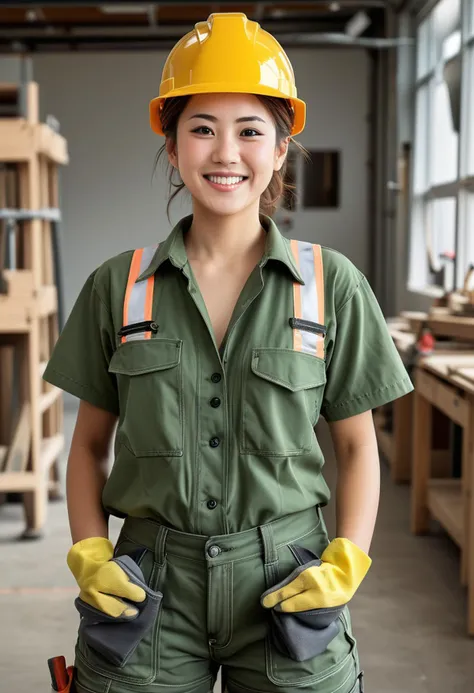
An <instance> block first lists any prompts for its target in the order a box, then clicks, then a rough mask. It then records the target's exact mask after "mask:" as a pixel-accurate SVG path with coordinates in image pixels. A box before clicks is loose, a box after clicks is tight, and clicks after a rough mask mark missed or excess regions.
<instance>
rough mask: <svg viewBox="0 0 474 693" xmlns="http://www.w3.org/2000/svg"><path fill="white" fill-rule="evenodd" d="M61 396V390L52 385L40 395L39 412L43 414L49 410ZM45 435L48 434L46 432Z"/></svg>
mask: <svg viewBox="0 0 474 693" xmlns="http://www.w3.org/2000/svg"><path fill="white" fill-rule="evenodd" d="M61 395H62V390H60V389H59V387H54V386H53V385H52V386H51V389H50V390H49V391H48V392H45V393H44V394H42V395H41V397H40V412H41V413H42V414H44V413H45V412H46V411H48V409H50V407H52V406H53V404H54V403H55V402H57V400H58V399H59V398H60V397H61ZM46 434H48V432H46Z"/></svg>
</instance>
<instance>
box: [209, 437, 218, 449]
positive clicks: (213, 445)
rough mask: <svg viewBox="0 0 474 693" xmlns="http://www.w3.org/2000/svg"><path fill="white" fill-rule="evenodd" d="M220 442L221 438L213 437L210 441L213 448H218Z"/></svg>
mask: <svg viewBox="0 0 474 693" xmlns="http://www.w3.org/2000/svg"><path fill="white" fill-rule="evenodd" d="M220 442H221V441H220V440H219V438H211V440H210V441H209V445H210V446H211V448H217V447H218V446H219V443H220Z"/></svg>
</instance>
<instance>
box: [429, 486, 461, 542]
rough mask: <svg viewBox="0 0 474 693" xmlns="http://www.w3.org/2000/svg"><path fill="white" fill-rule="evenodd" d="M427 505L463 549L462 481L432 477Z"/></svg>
mask: <svg viewBox="0 0 474 693" xmlns="http://www.w3.org/2000/svg"><path fill="white" fill-rule="evenodd" d="M427 505H428V509H429V511H430V513H431V514H432V515H433V517H434V518H436V519H437V520H438V522H439V523H440V524H441V525H442V526H443V527H444V529H445V530H446V531H447V532H448V534H449V535H450V536H451V537H452V539H454V541H455V542H456V544H457V545H458V546H459V547H460V548H461V549H463V548H464V507H463V496H462V489H461V482H460V481H459V480H458V479H431V480H430V481H429V483H428V489H427Z"/></svg>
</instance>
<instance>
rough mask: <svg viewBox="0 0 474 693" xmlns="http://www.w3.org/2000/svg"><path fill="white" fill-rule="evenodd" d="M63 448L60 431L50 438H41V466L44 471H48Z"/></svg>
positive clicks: (62, 436)
mask: <svg viewBox="0 0 474 693" xmlns="http://www.w3.org/2000/svg"><path fill="white" fill-rule="evenodd" d="M63 449H64V435H63V434H62V433H57V434H56V435H55V436H51V437H50V438H43V440H42V441H41V467H42V469H43V470H44V471H45V472H49V469H50V468H51V466H52V465H53V464H54V462H55V461H56V460H57V459H58V457H59V456H60V455H61V452H62V451H63Z"/></svg>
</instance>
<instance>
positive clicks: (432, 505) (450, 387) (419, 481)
mask: <svg viewBox="0 0 474 693" xmlns="http://www.w3.org/2000/svg"><path fill="white" fill-rule="evenodd" d="M473 366H474V350H473V351H470V352H465V353H457V354H440V355H438V354H436V355H432V356H428V357H425V358H424V359H423V360H422V361H421V362H420V363H419V364H418V365H417V367H416V371H415V393H414V430H413V451H412V517H411V526H412V531H413V532H414V533H415V534H423V533H426V532H428V530H429V522H430V518H431V517H432V518H434V519H436V520H437V521H438V522H439V523H440V524H441V525H442V527H443V528H444V529H445V530H446V531H447V532H448V534H449V535H450V536H451V537H452V539H453V540H454V541H455V542H456V544H457V545H458V546H459V548H460V551H461V582H462V584H464V585H466V586H467V590H468V611H467V630H468V633H469V635H474V546H473V544H474V382H472V380H469V379H468V378H466V377H463V375H462V371H463V367H465V368H467V369H468V372H469V371H470V368H469V367H471V368H472V367H473ZM433 408H436V409H439V410H440V411H442V412H443V413H444V414H445V416H447V417H448V418H449V419H450V420H451V421H453V422H455V423H456V424H458V425H459V426H461V427H462V429H463V444H462V472H461V478H460V479H453V478H444V479H434V478H433V475H432V473H431V436H432V427H433V420H432V417H433Z"/></svg>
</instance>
